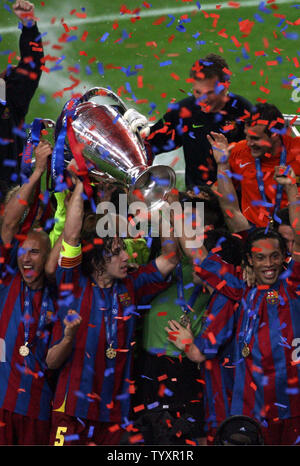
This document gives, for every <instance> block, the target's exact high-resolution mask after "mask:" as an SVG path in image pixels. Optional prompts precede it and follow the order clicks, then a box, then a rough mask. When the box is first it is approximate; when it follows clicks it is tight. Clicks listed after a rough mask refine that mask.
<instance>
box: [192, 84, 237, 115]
mask: <svg viewBox="0 0 300 466" xmlns="http://www.w3.org/2000/svg"><path fill="white" fill-rule="evenodd" d="M193 94H194V97H195V98H196V99H197V104H198V105H200V107H201V110H202V111H203V112H205V113H216V112H219V111H220V110H222V109H223V108H224V106H225V104H226V102H227V100H228V97H227V87H226V86H225V87H224V84H222V83H220V82H219V78H218V77H217V76H215V77H214V78H206V79H201V80H200V79H195V81H194V84H193Z"/></svg>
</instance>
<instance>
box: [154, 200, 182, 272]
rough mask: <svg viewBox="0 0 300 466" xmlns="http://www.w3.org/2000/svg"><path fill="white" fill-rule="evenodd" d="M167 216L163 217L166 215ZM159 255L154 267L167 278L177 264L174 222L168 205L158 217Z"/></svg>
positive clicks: (177, 251) (177, 255)
mask: <svg viewBox="0 0 300 466" xmlns="http://www.w3.org/2000/svg"><path fill="white" fill-rule="evenodd" d="M167 212H168V213H169V215H167V216H165V214H166V213H167ZM159 228H160V237H161V246H162V247H161V255H160V256H159V257H157V259H156V266H157V268H158V270H159V271H160V273H161V274H162V275H163V276H164V277H167V276H168V275H169V274H170V273H171V272H172V271H173V270H174V268H175V267H176V265H177V264H178V262H179V248H178V241H177V238H175V234H174V220H173V214H172V212H169V205H168V204H167V203H166V206H165V210H163V212H162V215H161V217H160V225H159Z"/></svg>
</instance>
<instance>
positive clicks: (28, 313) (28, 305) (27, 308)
mask: <svg viewBox="0 0 300 466" xmlns="http://www.w3.org/2000/svg"><path fill="white" fill-rule="evenodd" d="M33 291H34V290H31V289H30V288H28V286H26V285H25V299H24V313H23V319H24V345H26V343H27V346H28V348H29V345H28V339H29V330H30V320H31V318H32V316H33V307H32V294H33ZM48 305H49V290H48V288H45V290H44V293H43V300H42V305H41V313H40V318H39V322H38V327H37V331H36V334H35V338H34V340H36V338H37V337H38V336H39V335H40V334H41V331H42V329H43V327H44V325H45V321H46V315H47V310H48ZM30 346H33V341H32V342H31V344H30Z"/></svg>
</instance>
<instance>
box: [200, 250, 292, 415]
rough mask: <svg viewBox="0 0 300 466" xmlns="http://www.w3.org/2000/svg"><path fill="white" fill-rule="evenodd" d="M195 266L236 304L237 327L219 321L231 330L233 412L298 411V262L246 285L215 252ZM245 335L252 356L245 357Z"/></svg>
mask: <svg viewBox="0 0 300 466" xmlns="http://www.w3.org/2000/svg"><path fill="white" fill-rule="evenodd" d="M197 270H198V273H199V275H200V276H201V278H202V279H203V280H204V281H205V282H207V283H208V284H210V286H213V287H214V288H216V287H218V288H219V292H220V293H222V294H223V295H225V296H227V297H228V298H230V299H232V300H234V301H236V302H239V303H240V304H239V308H238V310H237V311H236V317H237V326H236V330H234V329H232V324H233V320H230V319H229V320H227V321H223V324H222V323H221V326H223V327H224V328H225V329H226V330H225V333H226V332H228V331H229V330H230V329H232V331H233V332H234V334H235V340H234V341H235V344H234V359H233V365H234V366H235V377H234V386H233V396H232V404H231V414H232V415H238V414H239V415H241V414H243V415H246V416H250V417H255V418H257V419H259V420H261V419H276V418H280V419H286V418H291V417H295V416H299V415H300V390H299V387H300V367H299V361H297V360H295V358H294V349H295V342H296V340H297V338H299V335H300V314H299V308H300V295H299V293H300V281H299V277H300V263H299V262H296V261H293V260H292V261H291V262H290V263H289V265H288V268H287V269H286V270H285V271H284V272H283V273H282V274H281V275H280V277H279V279H278V281H277V282H276V283H275V284H274V285H273V286H272V287H270V288H268V289H266V287H264V286H261V287H259V286H258V287H255V288H249V287H248V286H247V285H246V283H245V282H244V281H243V280H242V277H241V273H240V270H236V269H235V268H234V266H232V265H230V264H227V263H225V262H223V261H222V259H221V258H220V257H219V256H217V255H212V254H209V255H208V257H207V258H206V259H205V260H204V261H203V262H202V264H201V266H200V268H199V269H197ZM254 316H256V317H254ZM249 328H251V332H250V333H249V332H248V330H249ZM247 335H248V336H250V340H249V345H248V346H249V348H250V355H249V356H248V357H243V355H242V349H243V347H244V345H245V341H246V338H247Z"/></svg>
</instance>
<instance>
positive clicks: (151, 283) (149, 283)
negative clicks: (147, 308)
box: [129, 260, 170, 305]
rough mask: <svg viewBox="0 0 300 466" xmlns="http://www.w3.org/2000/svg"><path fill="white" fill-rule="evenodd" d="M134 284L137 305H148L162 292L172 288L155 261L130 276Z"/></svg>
mask: <svg viewBox="0 0 300 466" xmlns="http://www.w3.org/2000/svg"><path fill="white" fill-rule="evenodd" d="M129 277H130V279H131V280H132V283H133V288H134V292H135V295H136V301H137V304H140V305H142V304H148V303H150V302H151V300H152V299H153V298H154V297H155V296H156V295H157V294H159V293H160V292H162V291H164V290H166V289H167V288H168V287H169V286H170V281H169V280H168V279H165V278H164V277H163V276H162V274H161V273H160V271H159V270H158V268H157V266H156V262H155V260H153V261H151V262H149V264H147V265H142V266H140V267H139V268H138V270H137V271H135V272H133V273H131V274H130V275H129Z"/></svg>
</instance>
